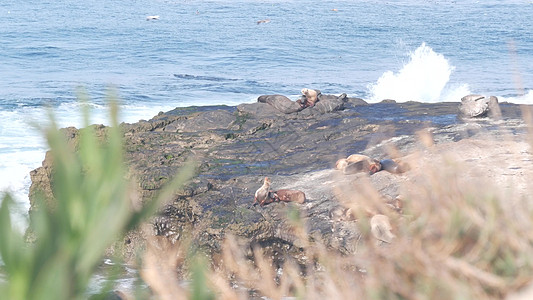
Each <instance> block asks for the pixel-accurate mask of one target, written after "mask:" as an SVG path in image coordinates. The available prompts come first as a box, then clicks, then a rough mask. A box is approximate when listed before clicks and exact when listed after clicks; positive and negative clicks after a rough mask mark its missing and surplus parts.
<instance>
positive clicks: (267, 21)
mask: <svg viewBox="0 0 533 300" xmlns="http://www.w3.org/2000/svg"><path fill="white" fill-rule="evenodd" d="M266 23H270V19H264V20H259V21H257V25H259V24H266Z"/></svg>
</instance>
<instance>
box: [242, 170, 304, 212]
mask: <svg viewBox="0 0 533 300" xmlns="http://www.w3.org/2000/svg"><path fill="white" fill-rule="evenodd" d="M271 183H272V182H271V181H270V178H268V177H265V179H264V181H263V185H262V186H261V187H260V188H259V189H257V191H255V197H254V202H253V203H252V205H251V206H255V205H256V204H257V203H259V205H260V206H264V205H265V204H269V203H272V202H296V203H299V204H303V203H304V202H305V193H304V192H302V191H298V190H288V189H281V190H277V191H271V190H270V185H271Z"/></svg>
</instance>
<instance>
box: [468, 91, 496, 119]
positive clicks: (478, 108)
mask: <svg viewBox="0 0 533 300" xmlns="http://www.w3.org/2000/svg"><path fill="white" fill-rule="evenodd" d="M459 111H460V113H461V115H463V116H465V117H467V118H477V117H484V116H487V115H489V116H497V115H499V114H501V113H500V108H499V104H498V98H496V97H495V96H490V97H486V96H482V95H467V96H464V97H463V98H461V104H460V105H459Z"/></svg>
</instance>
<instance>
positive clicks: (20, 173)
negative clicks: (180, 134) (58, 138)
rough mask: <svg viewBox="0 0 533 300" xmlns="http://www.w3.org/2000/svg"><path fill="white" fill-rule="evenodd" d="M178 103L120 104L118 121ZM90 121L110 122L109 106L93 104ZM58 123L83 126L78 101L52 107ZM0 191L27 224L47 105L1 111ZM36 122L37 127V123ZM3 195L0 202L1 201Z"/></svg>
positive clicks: (143, 116)
mask: <svg viewBox="0 0 533 300" xmlns="http://www.w3.org/2000/svg"><path fill="white" fill-rule="evenodd" d="M174 107H175V106H170V105H167V106H165V105H161V104H157V105H153V106H149V105H146V104H143V105H135V104H126V105H121V109H120V111H119V114H120V115H119V121H120V122H128V123H134V122H137V121H139V120H140V119H147V118H151V117H152V116H155V115H157V113H158V112H159V111H168V110H171V109H173V108H174ZM90 110H91V119H90V124H104V125H109V110H108V108H107V106H106V105H98V104H90ZM53 114H54V117H55V119H56V122H57V126H58V127H60V128H62V127H68V126H74V127H77V128H80V127H82V126H83V120H82V117H81V106H80V103H79V102H71V103H63V104H61V105H59V106H58V107H56V108H54V109H53ZM0 118H1V119H2V122H0V134H1V136H2V139H0V158H1V159H0V192H9V193H10V195H11V196H12V197H13V199H14V200H15V204H16V205H15V207H14V213H13V215H12V217H13V219H14V222H15V224H16V226H17V227H18V228H20V229H21V230H23V229H24V228H25V226H26V225H27V212H28V208H29V205H30V203H29V199H28V192H29V187H30V184H31V178H30V171H32V170H33V169H36V168H37V167H39V166H40V165H41V162H42V161H43V159H44V156H45V153H46V150H47V149H48V146H47V145H46V141H45V140H44V138H43V134H42V133H41V131H40V130H39V129H38V127H45V126H47V124H48V112H47V109H46V108H44V107H21V108H18V109H14V110H11V111H0ZM35 125H37V126H35ZM1 198H2V197H0V202H1Z"/></svg>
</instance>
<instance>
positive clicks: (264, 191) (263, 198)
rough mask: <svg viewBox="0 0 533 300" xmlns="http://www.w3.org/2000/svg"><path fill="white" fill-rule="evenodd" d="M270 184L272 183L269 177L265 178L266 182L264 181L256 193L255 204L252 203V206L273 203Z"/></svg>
mask: <svg viewBox="0 0 533 300" xmlns="http://www.w3.org/2000/svg"><path fill="white" fill-rule="evenodd" d="M270 184H271V181H270V179H269V178H268V177H265V180H264V181H263V185H262V186H261V187H260V188H259V189H258V190H257V191H255V197H254V202H253V203H252V206H255V205H256V204H257V203H259V205H261V206H263V205H265V204H267V203H270V202H272V201H271V198H270V193H269V192H270Z"/></svg>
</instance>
